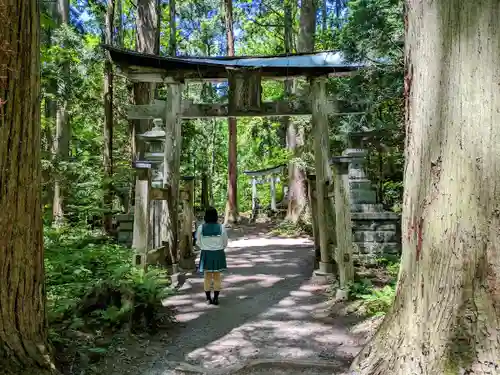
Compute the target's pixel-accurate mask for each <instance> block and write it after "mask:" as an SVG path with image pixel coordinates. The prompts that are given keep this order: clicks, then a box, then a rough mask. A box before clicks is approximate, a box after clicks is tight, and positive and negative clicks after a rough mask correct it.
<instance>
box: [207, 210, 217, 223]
mask: <svg viewBox="0 0 500 375" xmlns="http://www.w3.org/2000/svg"><path fill="white" fill-rule="evenodd" d="M218 220H219V215H218V214H217V210H216V209H215V208H213V207H208V208H207V209H206V210H205V223H211V224H215V223H217V221H218Z"/></svg>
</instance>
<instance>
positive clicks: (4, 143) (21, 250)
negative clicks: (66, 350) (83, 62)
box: [0, 0, 53, 375]
mask: <svg viewBox="0 0 500 375" xmlns="http://www.w3.org/2000/svg"><path fill="white" fill-rule="evenodd" d="M39 17H40V14H39V8H38V2H37V1H35V0H22V1H21V0H4V1H3V2H2V3H0V20H1V22H0V35H2V47H0V61H2V64H0V207H1V208H2V209H1V210H0V228H2V230H0V259H1V264H2V271H0V282H1V285H2V287H1V288H0V363H1V368H0V373H2V374H36V375H38V374H50V373H52V372H53V371H52V369H53V364H52V362H51V359H50V355H49V353H48V341H47V325H46V321H45V289H44V263H43V232H42V212H41V202H40V197H41V175H40V171H41V168H40V66H39V64H40V59H39V54H40V39H39V38H40V31H39V30H40V28H39V27H40V25H39Z"/></svg>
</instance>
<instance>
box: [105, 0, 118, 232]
mask: <svg viewBox="0 0 500 375" xmlns="http://www.w3.org/2000/svg"><path fill="white" fill-rule="evenodd" d="M107 2H108V4H107V5H108V8H107V11H106V29H105V32H104V43H106V44H108V45H111V44H112V43H113V20H114V17H115V0H107ZM103 138H104V149H103V167H104V186H103V187H104V215H103V225H104V230H105V231H106V233H108V234H111V232H112V230H113V213H112V211H113V65H112V63H111V60H110V58H109V56H108V58H107V59H106V60H105V61H104V127H103Z"/></svg>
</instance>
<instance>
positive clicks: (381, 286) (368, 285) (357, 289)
mask: <svg viewBox="0 0 500 375" xmlns="http://www.w3.org/2000/svg"><path fill="white" fill-rule="evenodd" d="M398 271H399V263H398V262H395V261H393V260H387V259H378V260H377V266H376V267H372V268H369V269H367V268H363V267H360V268H359V269H357V272H356V276H355V279H354V282H353V283H352V284H351V285H350V287H349V297H350V299H351V300H354V301H356V302H358V306H357V313H358V314H359V315H364V316H383V315H385V313H386V312H387V311H389V309H390V308H391V306H392V303H393V302H394V297H395V295H396V281H397V275H398Z"/></svg>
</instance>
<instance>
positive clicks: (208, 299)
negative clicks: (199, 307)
mask: <svg viewBox="0 0 500 375" xmlns="http://www.w3.org/2000/svg"><path fill="white" fill-rule="evenodd" d="M205 295H206V296H207V305H211V304H212V303H213V301H212V297H211V296H210V291H208V292H205Z"/></svg>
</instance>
